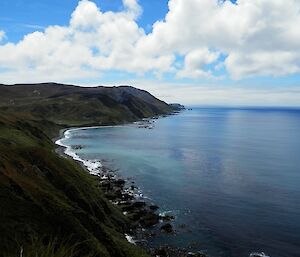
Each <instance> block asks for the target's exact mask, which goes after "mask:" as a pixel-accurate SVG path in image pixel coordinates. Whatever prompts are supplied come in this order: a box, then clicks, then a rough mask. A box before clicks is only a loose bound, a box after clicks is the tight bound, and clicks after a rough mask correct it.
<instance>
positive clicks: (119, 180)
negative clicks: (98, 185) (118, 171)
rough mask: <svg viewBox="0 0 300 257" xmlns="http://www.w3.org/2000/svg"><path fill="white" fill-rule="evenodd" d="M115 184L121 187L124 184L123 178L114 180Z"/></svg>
mask: <svg viewBox="0 0 300 257" xmlns="http://www.w3.org/2000/svg"><path fill="white" fill-rule="evenodd" d="M115 185H116V186H117V187H123V186H124V185H125V180H124V179H118V180H116V181H115Z"/></svg>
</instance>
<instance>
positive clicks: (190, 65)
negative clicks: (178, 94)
mask: <svg viewBox="0 0 300 257" xmlns="http://www.w3.org/2000/svg"><path fill="white" fill-rule="evenodd" d="M218 57H219V53H217V52H211V51H209V50H208V49H207V48H202V49H197V50H194V51H191V52H189V53H188V54H187V55H186V56H185V59H184V68H183V69H182V70H180V71H179V72H178V73H177V76H178V77H182V78H185V77H186V78H201V77H211V76H212V72H211V71H210V70H208V71H205V70H203V68H204V66H205V65H207V64H211V63H213V62H215V61H216V60H217V59H218Z"/></svg>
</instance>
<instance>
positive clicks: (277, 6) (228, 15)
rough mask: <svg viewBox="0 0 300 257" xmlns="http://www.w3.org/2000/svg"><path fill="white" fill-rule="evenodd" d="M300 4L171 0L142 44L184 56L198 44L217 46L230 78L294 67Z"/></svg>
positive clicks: (285, 71)
mask: <svg viewBox="0 0 300 257" xmlns="http://www.w3.org/2000/svg"><path fill="white" fill-rule="evenodd" d="M299 10H300V2H299V1H297V0H288V1H281V0H251V1H250V0H238V1H237V2H236V4H234V3H232V2H231V1H229V0H227V1H217V0H216V1H212V0H170V1H169V12H168V14H167V16H166V19H165V21H160V22H157V23H155V24H154V26H153V31H152V33H151V34H149V35H147V36H146V38H145V39H143V40H142V41H141V45H140V47H141V48H148V51H152V52H155V51H156V50H157V49H159V51H160V52H161V53H169V52H173V53H174V52H175V53H178V54H180V55H182V56H185V57H186V58H188V59H189V57H188V56H190V55H191V54H192V53H193V52H194V51H197V49H199V48H208V49H210V50H211V51H212V53H213V52H214V51H215V50H217V51H220V52H222V53H223V54H224V55H226V56H227V59H226V60H225V67H226V68H227V70H228V72H229V73H230V74H231V75H232V77H234V78H243V77H248V76H256V75H272V76H280V75H287V74H291V73H296V72H299V67H300V65H299V63H300V51H299V50H300V44H299V43H298V42H300V33H299V32H298V31H299V27H300V12H299ZM199 58H200V57H199ZM193 70H194V72H189V73H190V74H191V75H192V76H194V75H195V73H197V71H196V69H193ZM182 73H186V72H185V71H180V74H182ZM198 73H199V74H200V73H201V71H200V70H198ZM203 74H205V73H203Z"/></svg>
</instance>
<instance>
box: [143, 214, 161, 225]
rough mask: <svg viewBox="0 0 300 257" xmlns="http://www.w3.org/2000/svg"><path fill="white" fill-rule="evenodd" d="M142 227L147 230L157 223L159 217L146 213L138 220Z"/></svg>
mask: <svg viewBox="0 0 300 257" xmlns="http://www.w3.org/2000/svg"><path fill="white" fill-rule="evenodd" d="M140 223H141V225H142V226H143V227H146V228H149V227H152V226H154V225H156V224H158V223H159V216H158V215H157V214H155V213H153V212H148V213H146V214H145V215H143V216H142V217H141V218H140Z"/></svg>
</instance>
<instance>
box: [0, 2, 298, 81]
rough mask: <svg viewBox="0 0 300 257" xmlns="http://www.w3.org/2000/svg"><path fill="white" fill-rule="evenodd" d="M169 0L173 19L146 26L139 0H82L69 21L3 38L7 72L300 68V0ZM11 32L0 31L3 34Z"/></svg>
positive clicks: (69, 75) (243, 73)
mask: <svg viewBox="0 0 300 257" xmlns="http://www.w3.org/2000/svg"><path fill="white" fill-rule="evenodd" d="M168 5H169V11H168V13H167V14H166V17H165V19H164V20H162V21H157V22H156V23H154V24H153V28H152V31H151V32H150V33H149V34H146V33H145V31H144V29H143V28H141V27H139V25H138V23H137V20H138V19H139V18H140V16H141V15H142V8H141V6H140V5H139V4H138V2H137V0H123V7H124V8H123V10H122V11H119V12H110V11H108V12H103V11H102V10H101V6H100V7H98V6H97V5H96V4H95V3H94V2H93V1H91V0H81V1H80V2H79V3H78V6H77V7H76V9H75V10H74V12H73V14H72V16H71V19H70V23H69V25H68V26H49V27H47V28H45V30H43V31H42V32H34V33H31V34H28V35H26V36H25V37H24V38H23V39H22V40H21V41H19V42H17V43H10V42H9V43H6V44H2V45H1V46H0V68H2V72H1V73H0V80H1V81H2V82H6V81H9V82H15V80H16V78H20V79H22V81H30V80H31V81H38V80H54V79H56V80H59V81H74V80H76V79H84V78H89V79H90V78H98V77H99V74H101V73H102V72H106V71H109V70H117V71H123V72H131V73H136V74H144V73H146V72H153V73H154V74H163V73H165V72H169V73H173V74H174V76H176V77H178V78H193V79H199V78H210V77H214V76H215V74H214V72H215V70H216V69H217V68H218V67H220V66H222V65H223V66H224V67H225V69H226V70H227V72H228V73H229V75H230V76H231V77H232V78H235V79H241V78H245V77H251V76H284V75H289V74H294V73H299V72H300V44H299V42H300V33H299V27H300V12H299V10H300V2H299V1H298V0H287V1H282V0H238V1H237V2H236V3H235V4H234V3H232V2H231V1H229V0H225V1H219V0H169V3H168ZM4 35H5V34H4V32H1V31H0V41H1V39H3V38H4ZM221 56H223V58H220V57H221ZM224 56H225V58H224ZM178 59H182V60H183V63H182V64H181V65H177V64H178ZM3 70H4V71H5V72H3Z"/></svg>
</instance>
